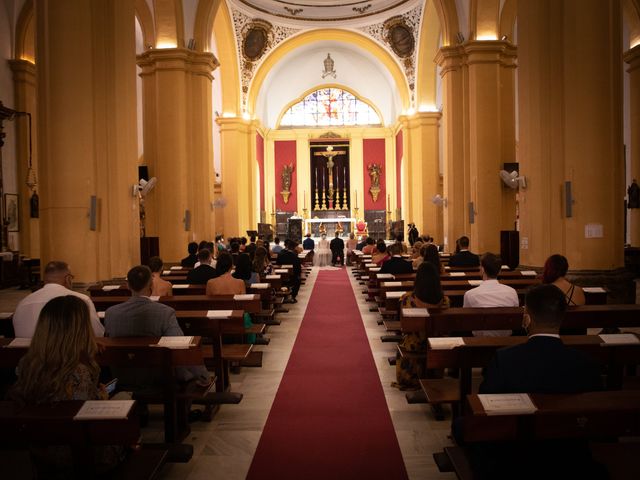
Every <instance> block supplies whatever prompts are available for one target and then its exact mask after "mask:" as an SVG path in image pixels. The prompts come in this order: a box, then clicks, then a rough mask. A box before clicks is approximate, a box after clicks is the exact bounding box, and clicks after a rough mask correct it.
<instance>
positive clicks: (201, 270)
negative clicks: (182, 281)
mask: <svg viewBox="0 0 640 480" xmlns="http://www.w3.org/2000/svg"><path fill="white" fill-rule="evenodd" d="M217 276H218V273H217V272H216V269H215V268H213V267H212V266H211V265H199V266H198V268H194V269H193V270H191V271H190V272H189V273H188V274H187V282H189V283H190V284H193V285H205V284H206V283H207V282H208V281H209V280H211V279H212V278H216V277H217Z"/></svg>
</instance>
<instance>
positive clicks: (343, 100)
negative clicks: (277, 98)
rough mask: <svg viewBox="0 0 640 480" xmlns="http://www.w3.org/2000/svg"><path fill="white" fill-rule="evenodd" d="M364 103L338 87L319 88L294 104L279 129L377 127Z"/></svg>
mask: <svg viewBox="0 0 640 480" xmlns="http://www.w3.org/2000/svg"><path fill="white" fill-rule="evenodd" d="M381 123H382V122H381V121H380V117H379V116H378V114H377V113H376V111H375V110H374V109H373V108H372V107H371V106H370V105H369V104H367V103H365V102H363V101H362V100H359V99H358V98H356V97H355V96H354V95H353V94H351V93H349V92H347V91H345V90H342V89H340V88H321V89H319V90H316V91H315V92H311V93H310V94H309V95H307V96H306V97H304V98H303V99H302V100H301V101H300V102H298V103H296V104H294V105H293V106H291V108H289V109H288V110H287V111H286V112H285V114H284V115H283V116H282V120H281V121H280V126H281V127H326V126H345V127H348V126H354V125H380V124H381Z"/></svg>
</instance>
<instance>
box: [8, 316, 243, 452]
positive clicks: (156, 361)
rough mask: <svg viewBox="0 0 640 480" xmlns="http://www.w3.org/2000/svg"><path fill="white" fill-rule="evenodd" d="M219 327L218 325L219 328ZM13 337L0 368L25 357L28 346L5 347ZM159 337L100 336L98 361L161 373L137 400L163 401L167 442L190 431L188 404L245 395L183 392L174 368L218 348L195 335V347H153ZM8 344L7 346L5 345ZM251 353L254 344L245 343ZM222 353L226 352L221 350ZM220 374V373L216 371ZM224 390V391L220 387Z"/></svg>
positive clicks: (227, 400) (232, 399)
mask: <svg viewBox="0 0 640 480" xmlns="http://www.w3.org/2000/svg"><path fill="white" fill-rule="evenodd" d="M218 328H219V327H218ZM11 340H13V339H10V338H0V368H16V367H17V366H18V363H19V361H20V359H21V358H22V356H23V355H24V354H25V353H26V352H27V348H26V347H17V348H11V347H6V345H8V344H9V343H10V342H11ZM158 340H159V338H158V337H119V338H107V337H105V338H98V339H96V341H97V342H98V344H99V345H100V346H101V347H102V348H101V349H100V352H99V354H98V355H97V356H96V360H97V362H98V364H99V365H100V366H103V367H114V368H149V369H155V370H158V371H160V372H162V380H163V381H162V383H161V385H160V386H159V390H158V392H155V391H154V392H152V393H150V394H149V395H144V394H141V395H140V396H139V397H137V399H138V400H141V401H148V402H149V403H162V404H163V405H164V416H165V441H166V442H168V443H175V442H179V441H181V440H182V439H184V438H185V437H186V436H187V435H188V434H189V432H190V429H189V423H188V421H187V413H188V412H187V411H186V408H185V405H186V404H187V403H188V402H190V401H193V402H194V403H203V404H219V403H238V402H239V401H240V400H241V399H242V396H241V395H240V394H230V395H227V396H226V397H225V396H222V395H218V397H219V398H218V397H216V395H217V393H216V394H208V395H198V394H187V393H185V392H180V391H178V389H177V385H178V384H177V381H176V379H175V368H176V367H185V366H193V365H204V363H205V359H207V358H214V357H215V355H216V351H218V352H221V349H219V348H218V349H216V348H214V347H212V346H211V345H208V346H206V345H205V346H201V338H200V337H194V340H193V344H192V345H193V346H192V347H190V348H187V349H168V348H162V347H156V346H154V345H155V344H156V343H157V342H158ZM2 347H5V348H2ZM243 348H244V351H245V352H246V354H248V353H249V352H250V351H251V346H250V345H247V346H243ZM219 355H220V356H221V355H223V353H222V352H221V353H220V354H219ZM216 373H217V372H216ZM218 392H223V390H218Z"/></svg>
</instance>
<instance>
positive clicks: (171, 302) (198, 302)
mask: <svg viewBox="0 0 640 480" xmlns="http://www.w3.org/2000/svg"><path fill="white" fill-rule="evenodd" d="M233 297H234V296H233V295H212V296H207V295H173V296H171V297H160V299H159V300H158V301H159V302H160V303H163V304H165V305H168V306H170V307H171V308H173V309H174V310H244V311H245V312H249V313H259V312H260V311H261V307H260V298H259V297H258V296H257V295H254V296H253V297H252V298H251V299H247V300H234V298H233ZM128 299H129V297H110V296H107V297H96V298H94V299H93V304H94V305H95V307H96V310H97V311H104V310H106V309H107V308H109V307H111V306H113V305H117V304H119V303H123V302H126V301H127V300H128Z"/></svg>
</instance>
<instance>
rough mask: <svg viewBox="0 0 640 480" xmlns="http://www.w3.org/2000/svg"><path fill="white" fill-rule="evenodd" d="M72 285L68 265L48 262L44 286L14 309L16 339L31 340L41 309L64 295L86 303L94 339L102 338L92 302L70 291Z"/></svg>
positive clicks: (101, 327)
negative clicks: (72, 296) (77, 298)
mask: <svg viewBox="0 0 640 480" xmlns="http://www.w3.org/2000/svg"><path fill="white" fill-rule="evenodd" d="M72 285H73V275H72V274H71V271H70V270H69V265H67V264H66V263H65V262H58V261H53V262H49V263H48V264H47V266H46V267H45V269H44V286H43V287H42V288H41V289H40V290H36V291H35V292H33V293H32V294H30V295H28V296H26V297H25V298H23V299H22V301H21V302H20V303H19V304H18V306H17V307H16V311H15V313H14V314H13V330H14V332H15V335H16V337H25V338H31V337H32V336H33V332H34V331H35V329H36V324H37V323H38V317H39V316H40V311H41V310H42V307H44V306H45V304H46V303H47V302H48V301H49V300H51V299H52V298H56V297H62V296H65V295H74V296H76V297H79V298H81V299H82V300H84V301H85V302H86V303H87V306H88V307H89V317H90V318H91V327H92V328H93V332H94V333H95V335H96V337H104V327H103V326H102V324H101V323H100V320H99V319H98V314H97V313H96V307H95V306H94V305H93V302H92V301H91V299H90V298H89V297H88V296H86V295H84V294H82V293H78V292H75V291H73V290H71V287H72Z"/></svg>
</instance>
